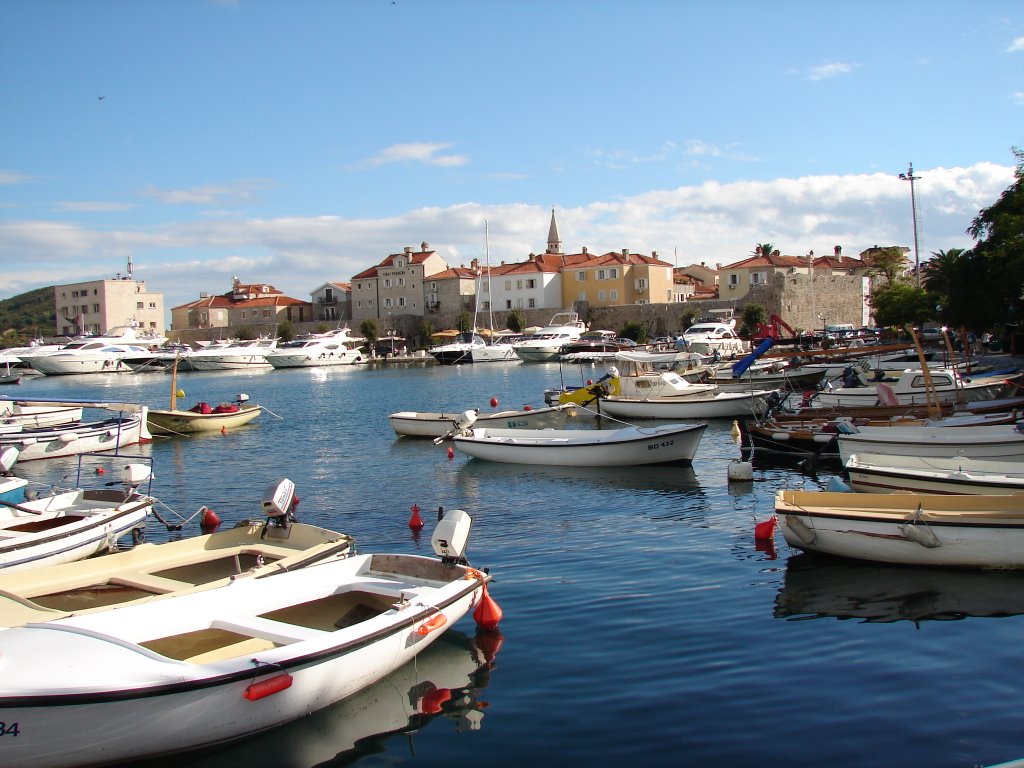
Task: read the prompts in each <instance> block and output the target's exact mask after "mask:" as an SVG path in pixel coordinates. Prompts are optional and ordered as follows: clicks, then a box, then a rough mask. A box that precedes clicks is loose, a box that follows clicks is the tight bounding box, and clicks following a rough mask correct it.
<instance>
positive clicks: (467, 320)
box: [455, 312, 473, 333]
mask: <svg viewBox="0 0 1024 768" xmlns="http://www.w3.org/2000/svg"><path fill="white" fill-rule="evenodd" d="M455 327H456V328H458V329H459V330H460V331H462V332H463V333H466V332H467V331H472V330H473V315H471V314H470V313H469V312H463V313H462V314H461V315H459V319H458V320H456V321H455Z"/></svg>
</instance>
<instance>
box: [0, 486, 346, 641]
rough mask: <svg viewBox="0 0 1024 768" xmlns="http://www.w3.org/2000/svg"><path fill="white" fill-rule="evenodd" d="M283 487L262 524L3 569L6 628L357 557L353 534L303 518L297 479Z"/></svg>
mask: <svg viewBox="0 0 1024 768" xmlns="http://www.w3.org/2000/svg"><path fill="white" fill-rule="evenodd" d="M278 488H279V489H280V490H278V491H277V498H276V500H275V499H274V498H270V499H269V500H267V503H266V504H265V505H263V507H262V515H263V516H262V518H255V517H254V518H247V519H243V520H239V521H237V522H236V523H235V524H234V525H233V526H231V527H226V528H224V529H222V530H214V531H210V532H207V533H203V534H201V535H198V536H186V537H184V538H180V539H174V540H171V541H165V542H163V543H160V544H152V543H149V542H146V541H145V540H144V536H143V537H141V538H142V539H143V540H140V541H139V542H138V543H136V544H135V545H134V546H133V547H131V548H130V549H124V550H120V551H118V552H116V553H113V554H108V555H103V556H102V557H91V558H88V559H85V560H78V561H76V562H70V563H63V564H59V565H51V566H48V567H46V568H34V569H31V570H27V571H18V572H11V573H8V572H6V571H4V570H0V628H8V627H17V626H21V625H23V624H27V623H32V622H40V621H49V620H50V619H53V618H59V617H65V616H71V615H76V616H77V615H86V614H91V613H97V612H101V611H106V610H109V609H111V608H120V607H124V606H129V605H134V604H137V603H142V602H148V603H151V602H156V601H161V600H166V599H167V598H170V597H174V596H175V595H179V594H184V593H189V592H197V591H201V590H206V589H215V588H218V587H224V586H229V585H231V583H232V582H233V581H235V580H237V579H245V580H256V581H259V580H262V579H265V578H268V577H272V576H276V575H278V574H282V573H287V572H290V571H294V570H297V569H301V568H304V567H307V566H311V565H316V564H318V563H325V562H329V561H330V560H333V559H338V558H345V557H347V556H348V555H349V554H350V553H351V551H352V545H353V539H352V537H351V536H348V535H346V534H343V533H337V532H335V531H331V530H328V529H326V528H321V527H319V526H315V525H309V524H307V523H301V522H298V521H297V520H296V518H295V514H294V506H295V504H294V502H295V499H296V494H295V486H294V484H293V483H291V481H288V482H287V483H285V482H284V481H282V482H281V483H280V484H279V485H278ZM285 504H288V505H289V507H288V508H287V509H286V510H285V509H284V505H285ZM282 510H283V511H282ZM208 511H209V510H208V508H207V507H201V508H200V509H199V510H198V512H199V513H200V514H203V513H206V512H208ZM155 516H156V515H154V517H155ZM143 533H144V532H143ZM133 538H134V537H133Z"/></svg>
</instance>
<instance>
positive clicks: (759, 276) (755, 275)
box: [750, 272, 765, 285]
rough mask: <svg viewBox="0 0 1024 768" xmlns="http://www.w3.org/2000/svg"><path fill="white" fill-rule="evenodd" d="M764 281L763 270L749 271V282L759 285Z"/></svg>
mask: <svg viewBox="0 0 1024 768" xmlns="http://www.w3.org/2000/svg"><path fill="white" fill-rule="evenodd" d="M764 282H765V279H764V272H751V273H750V284H751V285H761V284H762V283H764Z"/></svg>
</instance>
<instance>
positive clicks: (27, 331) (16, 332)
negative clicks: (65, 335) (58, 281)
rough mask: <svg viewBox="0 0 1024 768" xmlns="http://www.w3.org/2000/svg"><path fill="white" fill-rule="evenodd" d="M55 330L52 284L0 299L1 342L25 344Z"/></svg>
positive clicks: (55, 331) (14, 345)
mask: <svg viewBox="0 0 1024 768" xmlns="http://www.w3.org/2000/svg"><path fill="white" fill-rule="evenodd" d="M56 333H57V327H56V323H55V322H54V317H53V286H50V287H49V288H37V289H36V290H34V291H29V292H28V293H23V294H21V295H19V296H13V297H11V298H9V299H3V300H0V346H4V347H17V346H22V345H25V344H28V342H29V341H30V340H31V339H34V338H38V337H40V336H44V337H46V336H53V335H55V334H56Z"/></svg>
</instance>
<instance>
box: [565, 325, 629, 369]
mask: <svg viewBox="0 0 1024 768" xmlns="http://www.w3.org/2000/svg"><path fill="white" fill-rule="evenodd" d="M634 346H635V343H634V342H632V341H630V342H628V343H627V341H625V340H623V339H620V338H618V336H617V335H616V334H615V331H587V332H585V333H583V334H581V335H580V337H579V338H578V339H576V341H570V342H569V343H568V344H566V345H564V346H563V347H562V349H561V350H560V351H559V353H558V359H559V360H560V361H562V362H595V361H605V360H614V359H615V356H616V354H618V353H619V352H625V351H628V350H630V349H632V348H633V347H634Z"/></svg>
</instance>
